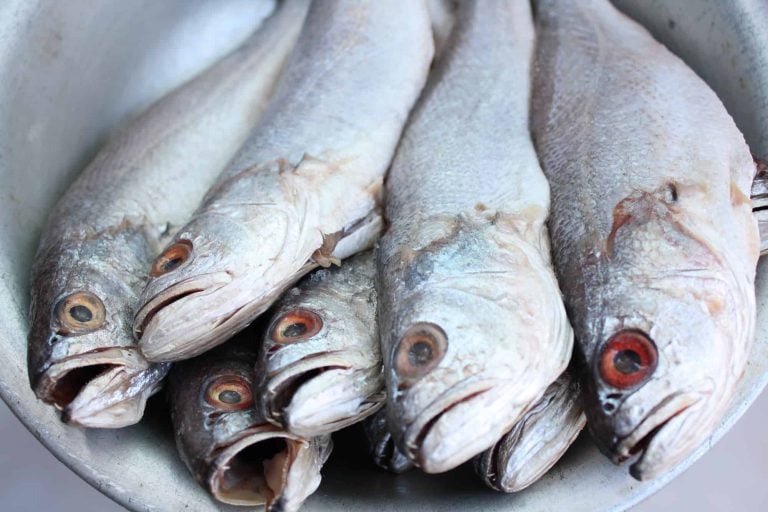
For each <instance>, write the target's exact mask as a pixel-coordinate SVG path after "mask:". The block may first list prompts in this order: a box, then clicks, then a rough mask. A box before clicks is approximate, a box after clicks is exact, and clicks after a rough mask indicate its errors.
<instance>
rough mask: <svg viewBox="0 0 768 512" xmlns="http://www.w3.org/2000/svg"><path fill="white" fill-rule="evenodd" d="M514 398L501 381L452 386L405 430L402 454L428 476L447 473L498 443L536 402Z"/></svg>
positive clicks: (513, 393)
mask: <svg viewBox="0 0 768 512" xmlns="http://www.w3.org/2000/svg"><path fill="white" fill-rule="evenodd" d="M515 395H516V394H515V392H514V389H511V386H510V384H509V383H506V382H504V381H498V382H488V381H485V382H482V381H480V382H475V383H472V384H470V385H459V386H454V387H453V388H451V389H449V390H448V391H447V392H446V393H445V394H444V395H443V396H442V397H441V398H439V399H438V400H436V401H435V402H433V404H432V405H430V406H429V407H428V408H426V409H425V410H423V411H422V412H421V414H419V415H418V416H417V419H416V420H415V421H414V422H413V423H412V424H411V425H409V426H407V427H406V431H405V436H404V442H405V446H401V449H402V448H405V450H403V451H404V453H405V454H406V455H407V456H408V457H409V458H410V459H411V460H412V461H414V463H416V465H418V466H419V467H421V469H422V470H424V471H425V472H426V473H442V472H445V471H449V470H451V469H453V468H455V467H457V466H459V465H460V464H463V463H464V462H466V461H468V460H469V459H471V458H472V457H474V456H475V455H477V454H478V453H480V452H482V451H483V450H485V449H487V448H489V447H491V446H492V445H493V444H494V443H496V441H498V440H499V438H501V436H503V435H504V434H505V433H506V432H507V431H508V430H509V429H511V428H512V426H513V425H514V424H515V423H516V422H517V421H518V419H519V418H520V417H521V416H522V415H523V414H524V413H525V411H526V410H527V409H528V408H529V407H530V404H531V403H532V402H533V401H535V400H536V399H538V397H533V398H532V399H531V400H527V401H523V402H521V401H519V399H518V398H517V397H516V396H515ZM395 410H396V408H395ZM395 421H397V419H395Z"/></svg>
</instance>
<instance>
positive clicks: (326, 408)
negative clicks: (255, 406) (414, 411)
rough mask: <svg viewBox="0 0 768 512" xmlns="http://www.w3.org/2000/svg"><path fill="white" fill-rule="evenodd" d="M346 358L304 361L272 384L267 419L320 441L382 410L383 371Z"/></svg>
mask: <svg viewBox="0 0 768 512" xmlns="http://www.w3.org/2000/svg"><path fill="white" fill-rule="evenodd" d="M340 357H341V356H335V357H330V358H329V357H327V356H315V357H311V358H307V359H305V360H301V361H298V363H295V367H292V368H291V371H290V372H285V373H287V374H288V375H287V376H286V377H284V378H282V379H280V380H279V381H277V382H274V383H270V385H269V386H268V392H267V397H266V399H265V413H266V415H267V418H268V419H269V420H270V421H273V422H275V423H276V424H279V425H282V426H283V427H284V428H285V429H286V430H288V431H290V432H293V433H295V434H298V435H300V436H302V437H316V436H320V435H323V434H328V433H331V432H333V431H336V430H340V429H342V428H344V427H346V426H349V425H351V424H353V423H357V422H358V421H360V420H362V419H363V418H365V417H367V416H369V415H370V414H373V413H374V412H376V411H377V410H378V409H379V408H380V407H381V406H382V405H383V404H384V389H383V387H384V382H383V377H382V376H381V368H380V367H378V366H377V367H375V368H356V367H355V366H354V365H349V364H342V363H341V362H340V361H338V359H340ZM376 382H379V383H380V385H379V386H376ZM364 383H368V384H369V385H365V384H364Z"/></svg>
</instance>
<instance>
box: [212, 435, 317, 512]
mask: <svg viewBox="0 0 768 512" xmlns="http://www.w3.org/2000/svg"><path fill="white" fill-rule="evenodd" d="M306 448H307V442H306V441H303V440H301V439H299V438H297V437H294V436H291V435H290V434H287V433H285V432H279V431H276V430H275V429H274V427H265V426H264V425H261V426H257V427H253V428H251V429H248V430H246V431H244V432H242V433H241V434H240V435H239V436H238V437H237V438H236V440H235V441H233V442H232V443H230V444H229V445H228V446H226V447H224V448H223V449H222V450H221V451H220V452H219V454H218V455H217V456H216V458H215V460H214V461H213V464H212V467H211V472H210V477H209V479H208V485H209V487H210V489H211V493H213V495H214V497H215V498H216V499H217V500H219V501H221V502H223V503H227V504H230V505H250V506H252V505H266V508H267V509H268V510H269V509H270V507H271V506H272V504H273V503H274V502H275V501H278V502H279V500H280V499H281V497H282V493H283V491H284V489H285V486H286V483H287V482H286V478H287V475H288V473H289V471H290V468H291V466H292V464H293V462H294V461H295V460H296V457H297V456H298V455H299V453H300V451H301V450H302V449H306Z"/></svg>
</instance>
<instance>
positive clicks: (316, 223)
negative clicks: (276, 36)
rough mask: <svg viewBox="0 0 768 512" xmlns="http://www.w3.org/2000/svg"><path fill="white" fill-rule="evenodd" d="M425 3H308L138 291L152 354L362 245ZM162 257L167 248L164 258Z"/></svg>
mask: <svg viewBox="0 0 768 512" xmlns="http://www.w3.org/2000/svg"><path fill="white" fill-rule="evenodd" d="M429 22H430V20H429V16H428V14H427V10H426V7H425V5H424V3H423V1H421V0H418V1H413V0H393V1H388V2H378V1H374V0H365V1H358V2H353V3H350V2H344V1H341V0H328V1H318V2H314V3H313V4H312V6H311V7H310V12H309V14H308V16H307V23H306V24H305V26H304V29H303V31H302V34H301V37H300V38H299V41H298V42H297V45H296V48H295V50H294V52H293V54H292V56H291V59H290V60H289V62H288V64H287V65H286V71H285V74H284V75H283V77H282V79H281V81H280V84H279V85H278V89H277V91H276V93H275V97H274V98H273V100H272V101H271V103H270V106H269V107H268V109H267V111H266V112H265V114H264V117H263V119H262V120H261V121H260V123H259V124H258V125H257V126H256V128H255V129H254V131H253V132H252V134H251V135H250V137H249V138H248V140H247V141H246V143H245V145H244V146H243V147H242V148H241V150H240V152H239V153H238V155H237V156H236V157H235V158H234V159H233V161H232V162H231V163H230V164H229V166H228V167H227V168H226V169H225V171H224V172H223V173H222V175H221V176H220V178H219V179H218V181H217V182H216V184H214V186H213V188H212V189H211V190H210V191H209V193H208V194H207V196H206V198H205V200H204V201H203V203H202V205H201V206H200V208H199V209H198V210H197V212H196V213H195V214H194V216H193V218H192V220H191V221H190V223H189V224H187V225H186V226H185V227H184V228H182V229H181V230H180V231H179V232H178V234H177V235H176V237H175V242H174V243H173V244H172V245H171V246H170V247H169V248H168V249H167V250H166V253H164V254H163V255H161V256H160V259H159V260H158V262H160V263H161V262H162V261H164V260H167V259H169V258H171V259H172V258H173V255H175V254H183V255H184V256H183V257H182V258H180V261H182V263H180V264H179V265H178V266H176V267H174V268H173V269H172V270H168V271H165V272H159V273H158V274H157V275H156V277H155V278H154V279H153V280H151V281H150V283H149V285H148V286H147V288H146V289H145V291H144V293H143V295H142V300H141V302H142V304H143V306H142V308H141V310H140V311H139V313H138V315H137V318H136V326H135V330H136V334H137V336H138V337H139V338H140V345H141V350H142V352H143V353H144V355H145V356H146V357H147V358H148V359H150V360H152V361H169V360H179V359H184V358H188V357H192V356H194V355H196V354H199V353H201V352H204V351H205V350H207V349H209V348H211V347H212V346H215V345H217V344H219V343H222V342H223V341H224V340H226V339H227V338H228V337H230V336H231V335H232V334H233V333H235V332H237V331H238V330H240V329H242V328H243V327H244V326H245V325H247V324H248V323H249V322H251V321H252V320H253V319H254V318H255V317H257V316H258V315H260V314H261V313H263V312H264V311H265V310H266V309H267V308H268V307H269V306H270V305H271V304H272V303H273V302H274V301H275V300H276V299H277V298H278V297H279V295H280V294H281V293H282V292H283V291H285V290H286V289H287V288H288V287H289V286H290V285H292V284H293V283H294V282H296V281H297V280H298V279H299V278H300V277H301V276H303V275H304V274H306V273H307V272H308V271H310V270H312V269H313V268H316V267H317V266H318V265H323V266H327V265H330V264H331V263H332V262H337V261H339V260H340V259H342V258H344V257H346V256H349V255H352V254H354V253H356V252H359V251H361V250H364V249H366V248H369V247H370V246H371V245H372V243H373V241H374V240H375V238H376V237H377V236H378V234H379V230H380V228H381V215H380V212H379V206H378V205H379V201H380V197H379V196H380V189H381V183H382V180H383V177H384V173H385V171H386V169H387V167H388V165H389V162H390V159H391V157H392V154H393V152H394V149H395V145H396V144H397V141H398V139H399V137H400V132H401V129H402V126H403V125H404V124H405V121H406V118H407V116H408V113H409V111H410V109H411V106H412V104H413V103H414V102H415V100H416V97H417V96H418V93H419V91H420V90H421V88H422V86H423V83H424V81H425V79H426V74H427V72H428V68H429V64H430V61H431V57H432V52H433V43H432V35H431V31H430V25H429ZM169 255H170V256H169Z"/></svg>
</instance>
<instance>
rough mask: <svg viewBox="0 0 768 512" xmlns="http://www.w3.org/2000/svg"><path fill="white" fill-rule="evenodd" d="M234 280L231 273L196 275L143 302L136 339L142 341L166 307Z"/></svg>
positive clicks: (138, 312) (138, 314)
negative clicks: (153, 321)
mask: <svg viewBox="0 0 768 512" xmlns="http://www.w3.org/2000/svg"><path fill="white" fill-rule="evenodd" d="M232 280H233V276H232V274H231V273H230V272H227V271H222V272H211V273H208V274H199V275H195V276H193V277H190V278H187V279H184V280H182V281H179V282H178V283H175V284H173V285H171V286H169V287H166V288H163V289H162V290H161V291H159V292H157V293H155V294H154V295H153V296H152V297H150V298H149V299H148V300H145V301H143V302H142V305H141V307H140V308H139V310H138V311H137V312H136V316H135V317H134V321H133V333H134V335H135V337H136V339H137V340H139V341H140V340H141V338H142V336H143V335H144V332H145V330H146V328H147V326H148V325H149V324H150V322H151V321H152V320H153V319H154V318H155V317H156V316H157V314H158V313H159V312H160V311H161V310H162V309H163V308H165V307H166V306H168V305H170V304H173V303H174V302H177V301H178V300H180V299H182V298H184V297H187V296H189V295H192V294H197V293H213V292H216V291H218V290H220V289H221V288H223V287H224V286H226V285H227V284H229V283H231V282H232Z"/></svg>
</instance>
